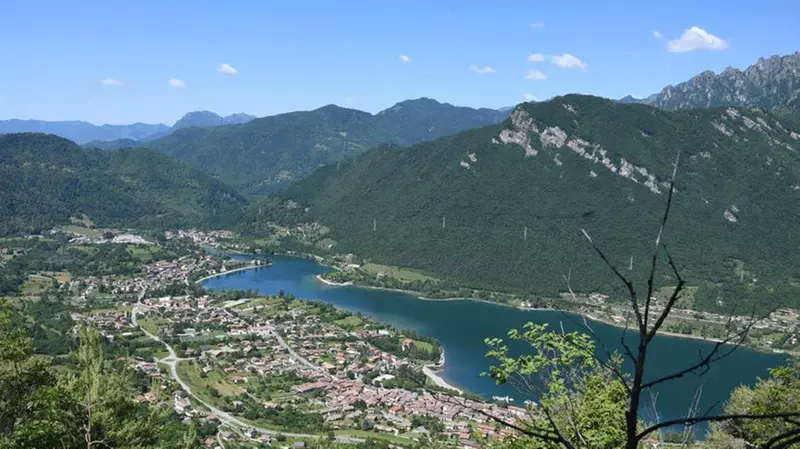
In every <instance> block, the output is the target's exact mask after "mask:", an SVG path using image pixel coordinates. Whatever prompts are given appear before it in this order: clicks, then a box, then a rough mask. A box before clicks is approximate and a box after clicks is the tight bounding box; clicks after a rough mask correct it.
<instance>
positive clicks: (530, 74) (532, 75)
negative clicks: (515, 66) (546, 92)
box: [525, 69, 547, 80]
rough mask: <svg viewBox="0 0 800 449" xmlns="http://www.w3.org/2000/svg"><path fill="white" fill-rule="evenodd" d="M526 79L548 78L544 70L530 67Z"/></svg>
mask: <svg viewBox="0 0 800 449" xmlns="http://www.w3.org/2000/svg"><path fill="white" fill-rule="evenodd" d="M525 79H526V80H546V79H547V75H545V74H544V73H542V72H540V71H538V70H533V69H530V70H528V72H527V73H526V74H525Z"/></svg>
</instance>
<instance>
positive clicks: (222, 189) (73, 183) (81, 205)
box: [0, 133, 244, 236]
mask: <svg viewBox="0 0 800 449" xmlns="http://www.w3.org/2000/svg"><path fill="white" fill-rule="evenodd" d="M0 192H3V195H2V196H0V216H2V217H4V219H3V220H0V236H2V235H7V234H19V233H40V232H45V231H48V230H50V229H51V228H52V227H53V226H55V225H60V224H64V223H66V222H68V219H69V218H70V217H74V216H81V215H86V216H89V217H91V218H92V219H93V220H94V221H95V222H96V223H97V224H98V225H101V226H114V225H123V224H124V225H127V226H132V227H139V228H164V227H175V226H187V225H194V224H197V223H198V222H202V221H203V220H204V219H206V218H207V217H208V216H210V215H214V214H224V212H225V211H226V210H228V209H231V208H232V207H236V206H237V205H239V204H243V202H244V199H243V197H242V196H241V195H239V194H238V193H237V192H235V191H234V190H233V189H231V188H229V187H227V186H225V185H224V184H222V183H220V182H218V181H216V180H214V179H212V178H210V177H209V176H208V175H205V174H203V173H201V172H199V171H197V170H194V169H192V168H190V167H189V166H187V165H185V164H183V163H180V162H177V161H175V160H173V159H171V158H169V157H166V156H163V155H160V154H158V153H156V152H153V151H151V150H147V149H130V150H124V151H118V152H113V153H112V152H106V151H101V150H97V149H87V148H81V147H79V146H77V145H76V144H74V143H72V142H70V141H69V140H66V139H63V138H60V137H56V136H52V135H46V134H34V133H23V134H5V135H0Z"/></svg>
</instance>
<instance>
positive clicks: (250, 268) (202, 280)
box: [194, 265, 269, 284]
mask: <svg viewBox="0 0 800 449" xmlns="http://www.w3.org/2000/svg"><path fill="white" fill-rule="evenodd" d="M268 266H269V265H248V266H246V267H239V268H234V269H233V270H228V271H225V272H223V273H216V274H210V275H208V276H204V277H201V278H200V279H198V280H196V281H194V283H195V284H200V283H201V282H205V281H207V280H209V279H214V278H216V277H220V276H225V275H228V274H232V273H237V272H239V271H245V270H252V269H255V268H266V267H268Z"/></svg>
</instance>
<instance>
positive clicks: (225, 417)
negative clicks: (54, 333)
mask: <svg viewBox="0 0 800 449" xmlns="http://www.w3.org/2000/svg"><path fill="white" fill-rule="evenodd" d="M145 294H146V291H145V290H142V292H141V293H140V294H139V299H138V301H137V302H136V304H135V305H134V306H133V309H132V310H131V322H132V323H133V325H134V326H136V327H138V328H139V329H141V331H142V332H143V333H144V334H145V335H147V337H149V338H150V339H152V340H155V341H157V342H160V343H161V344H163V345H164V346H166V347H167V351H169V356H167V357H164V358H163V359H161V360H158V362H159V363H163V364H165V365H167V366H168V367H169V372H170V375H171V376H172V378H173V379H174V380H175V382H177V383H178V385H180V386H181V389H182V390H183V391H185V392H186V394H187V395H189V396H190V397H191V398H192V399H193V400H195V401H197V402H198V403H199V404H202V405H203V406H204V407H205V408H207V409H208V410H209V411H211V413H213V414H215V415H216V416H217V418H219V420H220V422H222V423H223V424H227V425H229V426H232V427H239V428H242V429H254V430H255V431H256V432H259V433H261V434H264V435H284V436H287V437H292V438H320V435H314V434H306V433H290V432H281V431H278V430H272V429H265V428H263V427H258V426H254V425H252V424H249V423H246V422H244V421H242V420H240V419H239V418H237V417H235V416H233V415H231V414H230V413H228V412H225V411H223V410H220V409H218V408H217V407H214V406H213V405H211V404H209V403H208V402H206V401H204V400H202V399H200V398H199V397H197V395H195V394H194V393H192V388H191V387H190V386H189V385H188V384H187V383H186V382H184V381H183V380H182V379H181V378H180V376H178V363H180V362H181V361H184V360H191V359H189V358H181V357H178V356H177V354H176V353H175V350H174V349H172V346H170V345H169V344H168V343H167V342H165V341H164V340H162V339H161V338H160V337H158V336H157V335H153V334H151V333H150V332H148V331H147V330H146V329H145V328H143V327H142V326H141V325H139V320H138V317H137V314H138V312H139V308H140V307H144V305H143V304H142V299H144V296H145ZM275 335H276V336H277V337H278V341H279V342H280V343H281V346H283V347H285V348H286V349H287V350H288V351H289V353H291V354H292V355H293V356H294V357H295V358H298V359H299V360H301V361H303V362H305V363H307V364H309V365H310V363H309V362H308V361H307V360H305V359H303V358H302V357H300V356H299V355H297V354H296V353H295V352H294V351H293V350H292V349H291V348H289V346H288V345H286V343H285V342H284V341H283V339H282V338H281V337H280V336H279V335H278V334H277V332H275ZM312 366H313V365H312ZM336 439H337V441H339V442H341V443H361V442H363V441H364V439H362V438H353V437H348V436H344V435H340V436H337V437H336Z"/></svg>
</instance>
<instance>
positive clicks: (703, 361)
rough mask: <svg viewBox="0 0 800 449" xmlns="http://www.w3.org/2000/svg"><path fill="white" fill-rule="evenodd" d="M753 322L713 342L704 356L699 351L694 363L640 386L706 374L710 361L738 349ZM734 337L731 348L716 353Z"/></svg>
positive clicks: (720, 358)
mask: <svg viewBox="0 0 800 449" xmlns="http://www.w3.org/2000/svg"><path fill="white" fill-rule="evenodd" d="M728 321H729V322H730V318H729V320H728ZM754 323H755V320H751V321H750V322H749V323H748V325H747V326H745V327H744V329H742V330H741V331H739V332H737V333H735V334H732V335H730V336H728V337H727V338H725V339H724V340H720V341H718V342H716V343H714V347H713V348H712V349H711V351H709V352H708V354H706V355H705V356H703V355H702V353H701V354H700V361H698V362H697V363H695V364H694V365H691V366H689V367H687V368H684V369H682V370H680V371H677V372H674V373H672V374H669V375H666V376H663V377H659V378H657V379H654V380H651V381H649V382H645V383H643V384H642V386H641V388H642V389H643V390H644V389H647V388H651V387H653V386H654V385H658V384H660V383H664V382H667V381H669V380H673V379H678V378H681V377H683V376H685V375H687V374H697V375H698V376H702V375H704V374H706V373H707V372H708V370H709V368H710V367H711V364H712V363H714V362H717V361H719V360H722V359H724V358H725V357H728V356H729V355H731V354H732V353H733V352H735V351H736V350H737V349H739V346H740V345H741V344H742V342H743V341H744V339H745V337H746V336H747V334H748V332H750V328H751V327H752V326H753V324H754ZM734 339H736V342H735V343H733V344H732V345H730V346H731V348H730V349H729V350H728V351H725V352H723V353H721V354H719V355H717V353H718V352H719V350H720V349H721V348H723V347H725V346H726V345H728V343H730V342H731V341H733V340H734ZM698 370H699V372H698Z"/></svg>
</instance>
